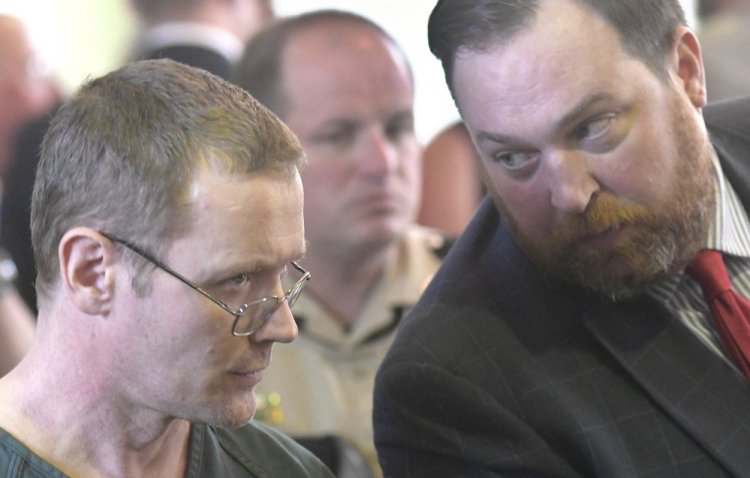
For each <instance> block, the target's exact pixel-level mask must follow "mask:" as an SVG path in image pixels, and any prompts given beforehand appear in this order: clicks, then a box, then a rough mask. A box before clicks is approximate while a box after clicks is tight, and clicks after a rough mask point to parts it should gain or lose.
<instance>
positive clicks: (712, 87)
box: [698, 0, 750, 102]
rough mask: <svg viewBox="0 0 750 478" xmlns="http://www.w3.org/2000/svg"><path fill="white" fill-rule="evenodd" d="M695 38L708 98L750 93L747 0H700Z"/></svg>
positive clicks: (749, 10) (749, 7)
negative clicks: (696, 35)
mask: <svg viewBox="0 0 750 478" xmlns="http://www.w3.org/2000/svg"><path fill="white" fill-rule="evenodd" d="M698 9H699V13H700V15H701V16H700V23H699V28H698V38H700V41H701V49H702V50H703V65H704V67H705V70H706V87H707V89H708V100H709V101H712V102H713V101H719V100H723V99H727V98H735V97H739V96H749V95H750V48H748V47H749V46H750V0H702V1H700V2H699V3H698Z"/></svg>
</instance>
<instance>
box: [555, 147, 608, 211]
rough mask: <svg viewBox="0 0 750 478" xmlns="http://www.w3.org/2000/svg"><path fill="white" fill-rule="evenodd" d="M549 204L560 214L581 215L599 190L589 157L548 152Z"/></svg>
mask: <svg viewBox="0 0 750 478" xmlns="http://www.w3.org/2000/svg"><path fill="white" fill-rule="evenodd" d="M544 162H545V166H544V167H545V168H546V170H547V173H548V183H549V191H550V202H551V204H552V206H553V207H554V208H555V209H557V210H558V211H560V212H564V213H568V214H581V213H583V212H584V211H585V210H586V208H587V207H588V205H589V203H590V202H591V199H592V198H593V196H594V195H595V194H596V193H597V192H598V191H599V190H600V186H599V183H598V182H597V180H596V178H595V177H594V174H593V172H592V170H591V168H590V165H589V158H588V157H587V156H586V155H584V154H580V153H579V152H576V151H570V150H557V151H553V152H549V153H546V157H545V161H544Z"/></svg>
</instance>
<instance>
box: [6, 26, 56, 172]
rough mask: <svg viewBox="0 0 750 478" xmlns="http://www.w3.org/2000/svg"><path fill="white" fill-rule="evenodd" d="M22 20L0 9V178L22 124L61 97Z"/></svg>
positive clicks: (45, 109)
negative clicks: (3, 12)
mask: <svg viewBox="0 0 750 478" xmlns="http://www.w3.org/2000/svg"><path fill="white" fill-rule="evenodd" d="M44 73H45V72H44V67H43V63H42V61H41V59H40V57H39V55H38V54H37V51H36V50H35V48H34V45H33V44H32V42H31V38H30V36H29V32H28V29H27V28H26V26H25V25H24V24H23V22H22V21H21V20H20V19H18V18H16V17H13V16H11V15H7V14H2V13H0V178H4V177H5V173H6V171H7V169H8V161H9V158H10V152H11V148H12V143H13V139H14V138H15V136H16V134H17V133H18V130H19V129H20V127H21V126H22V125H23V124H24V123H25V122H26V121H28V120H30V119H31V118H33V117H35V116H37V115H39V114H41V113H43V112H45V111H47V110H48V109H49V108H50V107H52V105H54V104H56V103H57V102H58V101H59V100H60V88H59V87H58V85H57V84H56V83H55V82H54V81H53V80H52V79H51V78H50V77H49V76H47V75H45V74H44Z"/></svg>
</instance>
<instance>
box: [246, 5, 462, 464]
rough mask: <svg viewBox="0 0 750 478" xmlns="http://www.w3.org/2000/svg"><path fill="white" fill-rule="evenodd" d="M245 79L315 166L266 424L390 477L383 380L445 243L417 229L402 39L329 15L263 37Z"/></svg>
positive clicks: (265, 407) (264, 411)
mask: <svg viewBox="0 0 750 478" xmlns="http://www.w3.org/2000/svg"><path fill="white" fill-rule="evenodd" d="M234 80H235V81H236V82H237V83H238V84H240V86H242V87H244V88H245V89H247V90H248V91H250V93H251V94H252V95H253V96H255V97H256V98H258V100H259V101H260V102H261V103H263V104H265V105H266V106H268V107H269V108H270V109H271V110H272V111H274V112H275V113H276V114H277V115H279V117H280V118H281V119H282V121H284V122H285V123H286V124H287V125H288V126H289V127H290V128H291V129H292V131H293V132H294V133H295V134H296V135H297V137H298V138H299V139H300V142H301V143H302V146H303V148H304V149H305V152H306V154H307V157H308V164H307V165H306V166H305V167H304V168H302V171H301V175H302V180H303V184H304V185H305V224H306V228H305V229H306V238H307V240H308V243H309V244H308V249H307V254H306V256H305V259H304V264H305V266H306V267H309V268H314V269H315V270H316V272H315V280H314V281H312V282H311V283H310V285H309V286H308V287H307V288H306V289H305V290H304V291H303V293H302V295H301V296H300V299H299V301H298V302H297V304H296V306H295V318H296V320H297V323H298V327H299V331H300V335H299V338H298V339H297V342H296V343H295V345H294V346H293V347H285V348H283V350H282V349H277V350H276V351H274V359H273V363H272V365H271V366H270V367H269V369H268V370H267V371H266V374H265V375H264V381H263V383H262V385H261V386H260V387H259V388H258V389H257V390H258V393H259V396H258V398H259V401H260V402H261V404H260V405H259V411H258V415H257V417H258V419H261V420H265V421H266V422H267V423H269V424H271V425H273V426H275V427H278V428H279V429H281V430H283V431H285V432H287V433H288V434H290V435H291V436H292V437H294V438H297V439H298V440H299V441H300V442H301V443H303V444H304V445H305V446H307V447H308V448H310V449H311V450H313V451H314V452H315V453H316V454H317V455H318V456H319V457H320V458H323V460H324V462H326V464H328V465H329V467H330V468H332V469H333V470H334V471H335V472H336V473H337V474H338V476H340V477H369V476H379V475H380V469H379V467H378V465H377V460H376V456H375V449H374V446H373V440H372V418H371V414H372V388H373V380H374V376H375V371H376V369H377V367H378V365H379V364H380V361H381V359H382V357H383V355H384V354H385V352H386V350H387V349H388V347H389V345H390V343H391V340H392V338H393V336H394V332H395V329H396V327H397V326H398V325H399V322H400V320H401V318H402V317H403V316H404V313H405V312H406V311H407V310H408V309H409V308H410V307H411V306H412V305H413V304H414V303H415V302H416V301H417V299H418V298H419V295H420V294H421V292H422V290H423V288H424V287H425V286H426V284H427V283H428V281H429V280H430V279H431V277H432V275H433V274H434V273H435V271H436V270H437V268H438V267H439V265H440V263H441V258H442V256H443V254H444V252H445V250H446V249H447V244H448V243H447V241H446V240H445V238H444V237H443V236H442V235H440V234H438V233H436V232H434V231H432V230H428V229H425V228H422V227H420V226H417V225H416V224H415V217H416V211H417V203H418V198H419V189H420V182H421V177H420V145H419V143H418V141H417V138H416V136H415V132H414V114H413V102H414V84H413V78H412V74H411V71H410V66H409V64H408V62H407V59H406V57H405V55H404V53H403V51H402V50H401V49H400V47H399V46H398V45H397V44H396V43H395V41H394V40H393V38H392V37H391V36H389V35H388V34H387V33H386V32H384V31H383V30H382V29H381V28H380V27H379V26H377V25H375V24H374V23H372V22H371V21H370V20H368V19H365V18H363V17H361V16H357V15H353V14H350V13H346V12H340V11H330V10H326V11H317V12H311V13H306V14H303V15H300V16H296V17H290V18H287V19H283V20H281V21H279V22H277V23H275V24H273V25H271V26H269V27H268V28H267V29H264V30H263V31H261V33H259V34H258V35H257V36H256V37H254V38H253V39H252V40H251V41H250V43H249V44H248V46H247V47H246V49H245V52H244V55H243V57H242V59H241V60H240V62H239V64H238V68H237V72H236V74H235V76H234Z"/></svg>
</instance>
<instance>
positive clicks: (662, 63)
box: [427, 0, 687, 97]
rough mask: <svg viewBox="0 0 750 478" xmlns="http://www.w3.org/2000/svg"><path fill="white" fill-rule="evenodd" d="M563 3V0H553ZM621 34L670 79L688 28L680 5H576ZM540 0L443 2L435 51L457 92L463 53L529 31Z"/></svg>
mask: <svg viewBox="0 0 750 478" xmlns="http://www.w3.org/2000/svg"><path fill="white" fill-rule="evenodd" d="M548 1H558V0H548ZM576 1H578V2H580V4H581V5H583V6H585V7H586V8H589V9H591V10H592V11H594V12H595V13H596V14H597V15H599V16H600V17H602V18H603V19H604V20H606V21H607V23H609V24H610V25H612V27H614V28H615V30H617V32H618V33H619V36H620V41H621V42H622V45H623V48H624V49H625V51H626V52H628V53H629V54H630V55H632V56H633V57H635V58H637V59H639V60H641V61H642V62H643V63H644V64H645V65H646V66H648V67H649V68H650V69H651V70H652V71H653V72H654V73H655V74H656V75H657V76H659V77H660V78H662V79H666V77H667V67H666V55H667V52H668V51H669V49H670V48H671V46H672V42H673V41H674V38H673V36H674V32H675V29H676V28H677V27H678V26H679V25H685V24H686V23H687V22H686V20H685V12H684V10H683V9H682V7H681V6H680V3H679V2H678V0H576ZM541 3H542V2H541V1H540V0H439V1H438V3H437V5H435V8H434V9H433V10H432V14H431V15H430V19H429V23H428V27H427V30H428V39H429V44H430V50H431V51H432V53H433V54H434V55H435V56H436V57H437V58H438V59H439V60H440V61H441V62H442V64H443V71H444V72H445V80H446V82H447V84H448V88H449V89H450V90H451V94H454V97H455V93H454V91H453V66H454V62H455V59H456V54H457V53H458V52H459V50H467V51H483V50H485V49H487V48H489V47H491V46H493V45H496V44H498V43H501V42H503V41H506V40H508V39H510V38H511V37H512V36H513V35H515V34H516V33H518V32H519V31H520V30H523V29H524V28H528V27H530V26H531V25H532V24H533V23H534V21H535V19H536V15H537V13H538V11H539V9H540V8H541Z"/></svg>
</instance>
